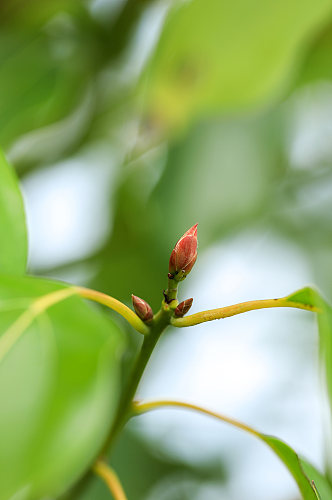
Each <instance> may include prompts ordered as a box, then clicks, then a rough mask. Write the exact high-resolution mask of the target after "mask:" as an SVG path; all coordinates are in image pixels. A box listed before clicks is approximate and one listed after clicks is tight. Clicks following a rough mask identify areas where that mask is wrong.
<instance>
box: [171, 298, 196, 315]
mask: <svg viewBox="0 0 332 500" xmlns="http://www.w3.org/2000/svg"><path fill="white" fill-rule="evenodd" d="M193 300H194V299H186V300H184V301H183V302H180V304H179V305H178V306H177V308H176V309H175V311H174V314H175V316H176V317H178V318H182V316H184V315H185V314H187V312H188V311H189V309H190V308H191V306H192V305H193Z"/></svg>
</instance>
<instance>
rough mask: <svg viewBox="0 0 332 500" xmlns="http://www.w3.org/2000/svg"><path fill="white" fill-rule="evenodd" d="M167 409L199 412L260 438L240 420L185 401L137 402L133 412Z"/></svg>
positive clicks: (137, 413)
mask: <svg viewBox="0 0 332 500" xmlns="http://www.w3.org/2000/svg"><path fill="white" fill-rule="evenodd" d="M165 407H171V408H184V409H187V410H194V411H198V412H200V413H204V414H205V415H208V416H210V417H214V418H217V419H218V420H222V421H223V422H226V423H227V424H231V425H233V426H235V427H237V428H238V429H242V430H243V431H246V432H249V433H250V434H252V435H254V436H256V437H260V434H259V432H257V431H255V429H253V428H252V427H249V426H248V425H246V424H243V423H242V422H239V421H238V420H235V419H233V418H230V417H226V416H225V415H222V414H220V413H216V412H214V411H211V410H207V409H206V408H202V407H201V406H197V405H194V404H191V403H185V402H183V401H172V400H160V401H147V402H144V401H143V402H135V403H134V405H133V412H134V414H135V415H141V414H143V413H147V412H149V411H152V410H158V409H161V408H165Z"/></svg>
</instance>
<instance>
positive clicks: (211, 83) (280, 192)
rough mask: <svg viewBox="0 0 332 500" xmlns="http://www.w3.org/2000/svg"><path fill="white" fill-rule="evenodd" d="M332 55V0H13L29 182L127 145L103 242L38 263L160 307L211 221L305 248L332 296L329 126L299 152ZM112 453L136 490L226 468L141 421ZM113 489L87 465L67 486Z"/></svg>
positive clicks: (16, 133)
mask: <svg viewBox="0 0 332 500" xmlns="http://www.w3.org/2000/svg"><path fill="white" fill-rule="evenodd" d="M161 19H162V21H161ZM158 23H159V24H160V29H159V31H158V29H157V25H158ZM152 29H155V30H156V33H158V35H157V36H155V38H154V40H153V41H152V42H151V43H150V44H149V47H148V48H149V51H147V50H146V47H145V48H144V41H145V39H146V38H147V37H148V36H150V35H148V34H149V33H150V31H151V30H152ZM137 47H138V49H137ZM135 49H136V51H135ZM331 54H332V6H331V3H330V2H329V1H328V0H317V1H315V2H314V1H312V0H305V1H303V0H301V1H300V0H292V1H291V2H289V1H288V2H286V1H279V2H275V1H272V0H268V1H263V0H253V1H251V2H246V1H245V0H235V1H232V2H226V1H224V0H192V1H168V2H166V1H164V2H162V1H159V2H158V1H154V0H127V1H126V0H123V1H119V2H112V1H111V0H110V1H109V2H107V1H104V2H97V1H91V0H90V1H88V0H87V1H77V0H69V1H66V2H64V1H60V0H53V1H52V2H45V1H42V0H32V1H30V2H23V1H21V0H15V1H9V0H4V1H3V2H1V4H0V99H1V105H0V145H1V147H2V148H3V150H4V151H5V153H6V156H7V157H8V158H9V159H10V162H11V163H12V164H13V166H14V167H15V169H16V171H17V173H18V175H19V176H20V178H21V180H22V181H23V182H24V180H25V178H27V177H28V176H29V175H30V174H31V173H32V172H38V171H40V172H42V171H43V170H46V169H47V168H48V167H49V166H50V165H54V164H57V163H59V162H61V161H63V160H67V159H73V158H76V157H77V155H79V154H84V152H85V151H86V150H87V148H89V147H90V146H91V147H92V146H93V147H96V148H98V147H101V146H102V145H104V144H107V145H110V146H111V147H112V148H113V149H114V150H115V151H116V158H120V160H118V161H117V164H116V176H115V179H116V180H114V177H113V178H112V181H111V182H112V192H113V196H112V200H110V202H109V217H110V218H111V222H112V228H110V229H109V232H108V235H107V239H106V240H105V241H104V243H103V245H101V246H100V247H99V248H98V249H96V251H94V252H93V253H92V254H91V255H89V256H87V257H84V258H83V259H81V258H79V259H77V260H72V261H68V262H65V263H64V264H63V265H60V266H56V267H52V268H41V267H38V266H35V267H33V266H30V268H29V271H30V272H34V273H37V274H41V275H42V276H47V277H55V278H59V279H66V277H67V276H68V275H70V273H72V272H75V271H76V270H77V269H82V268H83V269H91V268H92V269H94V272H93V273H90V275H91V277H90V278H88V279H86V281H85V282H84V285H86V286H90V287H93V288H96V289H99V290H102V291H105V292H106V293H109V294H110V295H112V296H114V297H116V298H118V299H120V300H122V301H124V302H126V303H128V302H129V297H130V293H132V292H134V293H135V294H136V295H138V296H140V297H144V298H145V299H146V300H148V301H149V303H150V304H151V305H152V307H153V309H154V310H157V308H158V307H159V304H160V300H161V290H162V289H163V288H164V287H165V270H166V267H167V261H168V256H169V253H170V250H171V248H172V244H173V243H174V242H175V241H176V240H177V238H178V237H179V235H181V234H182V233H183V232H184V230H185V229H187V228H188V227H190V226H191V225H192V224H193V223H196V222H198V223H199V224H200V227H201V228H203V230H202V231H201V234H200V251H204V250H205V249H207V248H209V247H210V246H211V245H213V244H214V243H215V242H217V241H220V240H221V239H223V238H226V237H227V236H229V235H233V234H237V233H240V232H241V231H242V230H243V229H250V228H255V227H257V225H259V226H261V227H269V228H272V229H273V231H275V232H276V233H278V234H280V235H281V236H283V237H284V238H286V239H288V240H289V241H290V242H292V243H294V245H296V246H297V247H298V248H301V251H302V252H304V253H305V254H306V256H307V258H308V260H309V262H310V264H311V267H312V270H313V273H314V276H315V283H316V284H317V286H318V287H319V288H321V289H322V290H323V291H324V293H325V295H326V297H327V298H328V299H329V301H330V302H331V301H332V300H331V299H332V265H331V264H332V257H331V256H332V231H331V210H332V191H330V193H329V194H328V196H327V198H326V200H325V201H322V202H321V201H320V200H319V199H318V198H317V203H316V204H315V203H314V204H310V203H308V201H310V198H312V196H315V193H316V192H319V189H320V187H322V186H330V187H331V186H332V169H331V160H332V150H331V147H327V146H326V144H328V142H329V141H331V135H327V136H326V137H325V136H324V134H325V132H324V133H322V134H321V135H322V136H320V140H321V141H323V142H322V144H323V145H322V151H321V152H320V154H318V153H316V154H315V155H313V156H312V157H310V155H309V156H308V158H305V159H303V157H301V158H302V160H301V161H302V164H301V162H300V163H299V162H298V163H296V160H294V157H292V155H291V154H290V140H291V138H290V134H291V133H292V120H294V113H295V111H294V110H296V106H297V103H298V102H299V101H300V102H302V105H303V106H304V107H305V106H306V103H308V106H309V105H310V102H311V100H310V99H312V98H313V96H315V95H316V94H315V93H318V94H319V93H320V92H322V93H324V91H325V90H324V89H328V91H329V92H331V89H332V86H331V79H332V71H331V67H332V66H331ZM303 103H304V104H303ZM324 141H325V142H324ZM1 161H4V160H1ZM110 162H111V160H110ZM303 165H304V166H303ZM4 172H5V170H4ZM6 172H7V171H6ZM8 172H9V171H8ZM6 175H7V174H6ZM8 175H9V176H10V173H9V174H8ZM3 181H4V179H0V232H1V247H2V252H1V256H0V267H2V268H4V267H5V266H6V272H10V273H11V272H13V271H15V270H17V269H19V273H18V274H22V273H23V271H24V267H25V261H24V256H25V253H26V251H25V247H23V243H22V244H18V245H17V252H15V256H16V257H17V262H16V263H15V265H13V269H11V268H10V266H11V265H12V264H11V262H12V259H9V258H8V255H9V254H10V249H8V250H6V244H7V240H9V238H11V239H15V238H19V241H24V238H25V235H24V228H23V227H21V228H20V227H18V226H17V224H14V223H13V222H11V221H10V220H9V219H7V218H6V219H3V220H2V218H1V214H3V213H5V211H6V207H9V206H10V203H11V202H10V200H7V197H8V196H9V195H8V194H7V193H6V192H5V189H6V188H5V186H6V185H7V184H6V183H5V182H3ZM9 182H11V183H14V182H15V181H14V180H10V181H9ZM315 186H317V190H316V191H315V190H314V188H315ZM14 189H16V188H14ZM331 189H332V188H331ZM311 193H314V195H312V194H311ZM17 196H18V198H17V201H16V202H15V203H14V205H15V207H16V208H17V207H20V206H21V200H20V198H19V196H20V195H19V194H18V195H17ZM303 199H304V201H303ZM4 200H5V202H4V208H3V209H2V208H1V203H3V201H4ZM301 200H302V201H301ZM12 213H13V212H12V210H10V214H12ZM15 220H17V219H15ZM97 222H98V221H96V223H97ZM17 231H18V232H19V236H18V235H17V234H16V232H17ZM7 236H8V238H7ZM21 238H23V239H21ZM22 279H23V278H22ZM13 293H14V292H13ZM77 307H79V306H77ZM91 314H92V313H91ZM99 321H101V322H102V321H106V320H104V319H99ZM116 321H117V323H118V324H120V325H121V328H122V329H126V331H127V344H128V349H129V351H128V354H127V356H126V357H125V360H124V363H123V377H122V379H123V380H125V378H126V373H127V368H128V367H129V366H130V364H131V361H132V357H133V354H134V353H135V351H136V348H137V345H136V344H137V341H136V336H135V335H133V333H132V332H131V330H130V329H129V328H127V327H126V325H125V324H122V322H121V321H120V320H116ZM110 324H111V323H110ZM112 325H113V326H112V328H114V331H115V330H116V329H117V328H118V327H117V326H115V324H113V323H112ZM104 327H105V326H104ZM77 328H79V327H77ZM101 335H102V333H101ZM97 340H98V339H97ZM97 340H96V342H97ZM99 340H100V339H99ZM322 342H329V340H328V337H326V338H325V340H324V339H323V340H322ZM95 348H96V349H98V346H95ZM323 352H324V353H326V352H330V351H329V349H328V348H324V349H323ZM324 355H325V354H324ZM91 369H93V367H92V368H91ZM85 375H86V376H88V372H87V373H86V374H85ZM328 379H330V378H329V372H328ZM99 438H100V437H99ZM91 453H92V454H93V451H92V452H91ZM128 457H130V459H129V458H128ZM1 460H2V456H1V454H0V463H1ZM112 460H113V463H114V466H115V468H116V469H117V470H118V472H119V474H120V476H121V478H122V480H123V482H124V485H125V489H126V491H127V492H128V496H129V498H130V499H135V500H141V499H144V498H146V496H147V495H148V492H149V491H151V488H152V486H154V485H156V484H157V483H158V482H159V481H162V480H165V478H166V479H167V478H169V477H175V476H176V474H183V476H185V477H188V478H190V480H192V481H193V482H194V483H195V482H197V484H199V483H203V482H205V481H206V482H209V481H216V480H218V481H223V479H224V480H226V471H225V470H221V469H222V466H221V467H220V465H217V464H211V465H210V466H209V467H206V465H205V466H202V467H197V468H195V467H193V466H192V465H188V464H186V463H184V462H183V463H182V462H180V461H179V462H176V461H172V460H171V459H170V458H169V457H167V456H164V455H163V454H162V453H158V450H152V449H151V448H150V446H149V445H148V444H147V443H145V442H144V440H143V438H139V437H137V436H133V435H132V434H130V433H129V432H127V433H125V434H124V435H123V437H122V439H121V440H120V442H119V443H118V446H117V449H116V450H115V452H114V455H113V456H112ZM9 480H10V478H8V481H9ZM190 494H191V493H190V492H189V493H183V495H184V496H182V497H179V498H181V499H184V498H190ZM108 497H109V494H108V493H107V491H106V489H105V488H104V486H103V485H102V484H100V483H99V481H97V480H95V479H94V478H87V479H85V482H84V484H81V485H79V486H78V487H77V488H76V490H74V491H72V492H70V494H69V496H68V497H66V498H70V499H73V500H74V499H75V500H90V499H91V500H92V499H95V498H98V499H100V500H103V499H104V498H105V499H106V498H108ZM15 500H16V499H15Z"/></svg>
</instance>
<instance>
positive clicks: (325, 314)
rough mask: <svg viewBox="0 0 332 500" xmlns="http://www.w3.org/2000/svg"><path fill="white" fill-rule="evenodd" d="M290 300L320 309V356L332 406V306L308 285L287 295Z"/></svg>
mask: <svg viewBox="0 0 332 500" xmlns="http://www.w3.org/2000/svg"><path fill="white" fill-rule="evenodd" d="M287 300H289V301H290V302H298V303H301V304H306V305H310V306H312V307H314V308H317V309H318V310H319V313H318V315H317V317H318V328H319V344H320V356H321V361H322V364H323V365H324V370H325V377H326V384H327V390H328V396H329V400H330V405H331V408H332V308H331V307H330V305H329V304H328V303H327V302H326V301H325V300H324V299H323V298H322V297H321V295H320V294H319V293H318V292H317V291H316V290H314V289H313V288H310V287H306V288H302V289H301V290H298V291H297V292H294V293H293V294H291V295H289V296H288V297H287Z"/></svg>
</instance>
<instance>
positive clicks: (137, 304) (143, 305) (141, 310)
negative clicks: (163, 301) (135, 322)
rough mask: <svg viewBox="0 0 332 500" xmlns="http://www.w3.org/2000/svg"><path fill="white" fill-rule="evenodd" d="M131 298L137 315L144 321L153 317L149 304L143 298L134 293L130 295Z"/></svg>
mask: <svg viewBox="0 0 332 500" xmlns="http://www.w3.org/2000/svg"><path fill="white" fill-rule="evenodd" d="M131 298H132V301H133V306H134V309H135V312H136V314H137V316H138V317H139V318H141V320H143V321H145V322H149V321H151V320H152V318H153V311H152V309H151V306H149V304H148V303H147V302H145V300H143V299H140V298H139V297H136V295H132V296H131Z"/></svg>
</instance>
